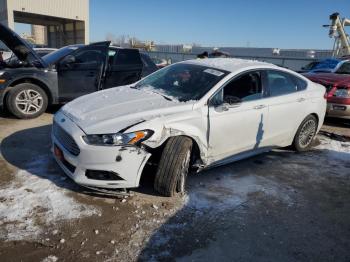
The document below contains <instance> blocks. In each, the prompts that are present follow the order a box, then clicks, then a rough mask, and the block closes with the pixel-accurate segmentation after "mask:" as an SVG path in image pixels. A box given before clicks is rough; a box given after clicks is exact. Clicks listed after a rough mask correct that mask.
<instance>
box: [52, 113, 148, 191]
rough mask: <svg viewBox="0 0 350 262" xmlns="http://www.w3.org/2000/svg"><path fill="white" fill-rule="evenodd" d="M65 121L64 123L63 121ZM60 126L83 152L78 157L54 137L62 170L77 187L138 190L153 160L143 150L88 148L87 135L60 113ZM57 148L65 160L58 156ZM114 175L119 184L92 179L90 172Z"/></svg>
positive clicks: (55, 119)
mask: <svg viewBox="0 0 350 262" xmlns="http://www.w3.org/2000/svg"><path fill="white" fill-rule="evenodd" d="M63 119H64V120H63ZM54 121H55V125H59V126H60V127H61V128H62V129H63V130H64V131H66V132H67V134H69V135H70V136H71V137H72V138H73V139H74V141H75V143H76V144H77V146H78V147H79V149H80V153H79V154H78V155H74V154H72V153H70V152H69V150H68V149H67V148H66V147H65V145H63V144H62V143H61V142H60V141H59V139H58V138H57V137H56V136H55V135H54V133H52V152H53V153H54V154H53V155H54V158H55V159H56V161H57V163H58V164H59V166H60V167H61V168H62V169H63V171H64V172H65V173H66V174H67V175H68V176H69V177H70V178H71V179H73V180H74V181H75V182H76V183H77V184H80V185H82V186H87V187H99V188H110V189H112V188H132V187H138V185H139V181H140V177H141V173H142V170H143V168H144V166H145V164H146V162H147V160H148V159H149V157H150V156H151V154H150V153H148V152H146V151H145V150H143V149H142V148H139V147H135V146H92V145H88V144H86V143H85V142H84V141H83V139H82V136H83V135H85V133H84V132H83V131H82V130H81V129H80V128H79V127H78V126H77V125H76V124H75V123H74V122H73V121H71V120H70V119H69V118H68V117H66V116H65V115H64V114H62V113H61V112H58V113H57V114H56V115H55V118H54ZM55 146H56V147H57V148H58V149H59V150H60V152H62V156H60V157H58V156H57V154H55V152H54V151H55ZM88 170H90V171H91V170H93V171H103V172H112V173H114V174H116V175H117V176H118V177H119V178H118V180H100V179H91V178H88V176H87V171H88Z"/></svg>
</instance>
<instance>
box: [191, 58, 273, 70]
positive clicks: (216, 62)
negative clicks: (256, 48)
mask: <svg viewBox="0 0 350 262" xmlns="http://www.w3.org/2000/svg"><path fill="white" fill-rule="evenodd" d="M184 63H191V64H197V65H202V66H207V67H214V68H217V69H222V70H226V71H229V72H234V71H236V70H239V69H242V68H247V67H274V68H279V67H278V66H276V65H273V64H270V63H266V62H261V61H256V60H246V59H239V58H207V59H197V60H187V61H184Z"/></svg>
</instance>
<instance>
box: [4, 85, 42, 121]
mask: <svg viewBox="0 0 350 262" xmlns="http://www.w3.org/2000/svg"><path fill="white" fill-rule="evenodd" d="M47 104H48V98H47V95H46V93H45V91H44V90H42V89H41V88H40V87H39V86H37V85H34V84H30V83H23V84H18V85H16V86H14V87H12V89H11V90H10V91H9V93H8V96H7V100H6V106H7V108H8V110H9V111H10V113H12V114H13V115H15V116H16V117H18V118H21V119H29V118H35V117H38V116H40V115H41V114H42V113H44V112H45V110H46V108H47Z"/></svg>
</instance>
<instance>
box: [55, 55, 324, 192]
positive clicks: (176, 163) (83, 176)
mask: <svg viewBox="0 0 350 262" xmlns="http://www.w3.org/2000/svg"><path fill="white" fill-rule="evenodd" d="M72 84H74V83H72ZM324 95H325V88H324V87H323V86H321V85H319V84H316V83H313V82H311V81H310V80H308V79H306V78H305V77H303V76H301V75H299V74H297V73H295V72H293V71H290V70H288V69H284V68H281V67H278V66H275V65H272V64H268V63H263V62H257V61H248V60H240V59H229V58H217V59H203V60H191V61H185V62H181V63H177V64H173V65H171V66H168V67H165V68H164V69H161V70H159V71H157V72H155V73H153V74H151V75H149V76H148V77H146V78H144V79H142V80H141V81H139V82H137V83H136V84H133V85H129V86H122V87H116V88H112V89H108V90H102V91H99V92H96V93H93V94H89V95H86V96H82V97H80V98H78V99H76V100H74V101H72V102H70V103H68V104H67V105H65V106H64V107H63V108H62V109H61V110H60V111H58V112H57V113H56V115H55V117H54V123H53V132H52V141H53V148H52V150H53V152H54V156H55V159H56V160H57V162H58V164H59V165H60V167H61V168H62V169H63V170H64V172H65V173H66V174H67V175H68V176H69V177H71V178H72V179H73V180H74V181H75V182H76V183H78V184H80V185H83V186H86V187H90V188H91V187H92V188H95V189H97V190H100V189H116V188H123V189H125V188H133V187H138V186H139V181H140V178H141V176H142V174H143V172H142V171H143V169H144V167H145V165H146V164H153V165H154V164H155V165H157V172H156V175H155V181H154V188H155V190H157V191H158V192H159V193H161V194H162V195H165V196H173V195H174V194H176V193H178V192H183V191H184V188H185V182H186V176H187V174H188V172H189V170H191V171H192V170H197V171H200V170H202V169H203V168H208V167H212V166H217V165H222V164H226V163H229V162H232V161H235V160H239V159H242V158H246V157H250V156H252V155H256V154H258V153H261V152H265V151H268V150H270V149H272V148H276V147H285V146H289V145H292V146H293V147H294V148H295V150H297V151H304V150H307V149H308V148H309V147H310V144H311V142H312V140H313V138H314V136H315V135H316V134H317V132H318V131H319V129H320V127H321V126H322V123H323V119H324V116H325V112H326V99H325V98H324Z"/></svg>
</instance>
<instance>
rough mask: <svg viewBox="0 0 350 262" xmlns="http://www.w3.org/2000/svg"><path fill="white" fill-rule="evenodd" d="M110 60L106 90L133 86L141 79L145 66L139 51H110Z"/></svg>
mask: <svg viewBox="0 0 350 262" xmlns="http://www.w3.org/2000/svg"><path fill="white" fill-rule="evenodd" d="M108 60H109V65H108V70H107V75H106V80H105V84H104V88H110V87H115V86H121V85H128V84H132V83H134V82H136V81H138V80H139V79H140V78H141V73H142V67H143V64H142V61H141V58H140V53H139V50H137V49H110V50H109V59H108Z"/></svg>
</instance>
